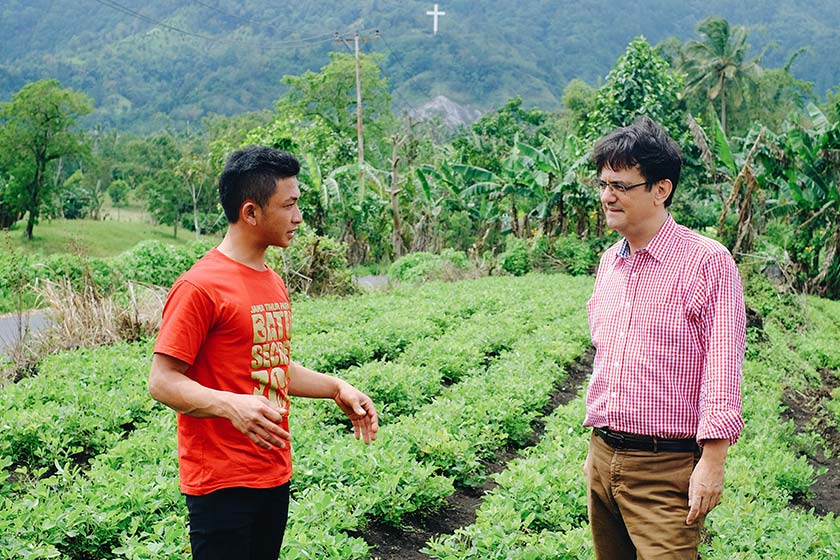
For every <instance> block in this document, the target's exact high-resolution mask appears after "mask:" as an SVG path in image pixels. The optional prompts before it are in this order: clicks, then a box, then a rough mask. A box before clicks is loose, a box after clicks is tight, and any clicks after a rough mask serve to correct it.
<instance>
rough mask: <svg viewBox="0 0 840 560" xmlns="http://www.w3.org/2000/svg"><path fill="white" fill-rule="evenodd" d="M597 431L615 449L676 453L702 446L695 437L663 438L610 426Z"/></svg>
mask: <svg viewBox="0 0 840 560" xmlns="http://www.w3.org/2000/svg"><path fill="white" fill-rule="evenodd" d="M594 431H595V433H596V434H597V435H598V437H600V438H601V439H602V440H604V441H605V442H606V443H607V445H609V446H610V447H612V448H613V449H634V450H636V451H653V452H654V453H656V452H657V451H665V452H674V453H696V452H698V451H700V447H699V446H698V445H697V442H696V441H695V440H694V438H689V439H662V438H658V437H656V436H641V435H637V434H628V433H626V432H615V431H613V430H610V429H609V428H594Z"/></svg>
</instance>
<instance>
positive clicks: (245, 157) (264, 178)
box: [219, 146, 300, 224]
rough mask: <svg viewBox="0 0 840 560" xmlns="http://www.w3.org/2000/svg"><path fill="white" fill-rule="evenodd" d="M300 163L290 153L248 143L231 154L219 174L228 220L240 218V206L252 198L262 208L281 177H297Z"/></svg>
mask: <svg viewBox="0 0 840 560" xmlns="http://www.w3.org/2000/svg"><path fill="white" fill-rule="evenodd" d="M298 173H300V162H298V160H297V159H296V158H295V156H293V155H292V154H290V153H288V152H282V151H280V150H275V149H273V148H268V147H265V146H248V147H247V148H243V149H241V150H238V151H236V152H233V153H232V154H230V156H229V157H228V159H227V162H226V163H225V168H224V169H223V170H222V174H221V176H220V177H219V201H220V202H221V204H222V208H223V209H224V211H225V217H226V218H227V221H228V223H231V224H235V223H236V222H237V220H239V208H240V207H241V206H242V203H243V202H245V201H246V200H252V201H254V203H255V204H256V205H257V206H259V207H260V208H262V207H264V206H265V205H266V203H267V202H268V199H269V198H270V197H271V195H272V194H274V191H275V190H276V189H277V180H278V179H286V178H288V177H296V176H297V175H298Z"/></svg>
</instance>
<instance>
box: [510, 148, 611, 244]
mask: <svg viewBox="0 0 840 560" xmlns="http://www.w3.org/2000/svg"><path fill="white" fill-rule="evenodd" d="M516 148H517V149H518V151H519V153H520V154H521V155H522V156H523V157H525V158H530V160H531V161H532V162H533V168H534V170H535V172H534V174H533V179H534V182H533V185H532V189H531V193H530V194H531V198H532V201H533V202H534V203H535V205H534V207H533V208H532V209H531V212H530V213H529V216H533V217H534V218H536V220H537V222H538V232H539V233H541V234H543V235H546V236H549V237H550V236H552V235H554V234H555V233H556V232H557V231H558V230H559V232H560V233H563V234H565V233H568V225H569V223H570V222H571V220H570V219H569V217H570V216H569V214H571V213H572V211H574V212H575V213H576V214H577V222H578V228H577V229H578V231H579V233H582V231H581V230H585V229H586V225H585V224H587V223H588V217H589V213H590V210H593V209H594V208H596V207H597V200H595V198H594V196H593V192H592V191H591V189H587V188H586V187H585V183H586V175H587V174H588V172H589V171H588V168H587V164H588V161H589V158H588V156H587V155H586V154H585V153H583V152H584V150H583V149H582V147H581V146H580V145H579V141H578V139H577V138H576V137H574V136H569V137H566V138H565V139H564V140H563V141H562V142H557V141H555V140H551V139H546V140H545V142H544V147H543V148H535V147H533V146H530V145H528V144H523V143H518V144H517V145H516ZM581 154H583V155H581Z"/></svg>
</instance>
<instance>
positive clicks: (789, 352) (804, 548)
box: [0, 275, 840, 560]
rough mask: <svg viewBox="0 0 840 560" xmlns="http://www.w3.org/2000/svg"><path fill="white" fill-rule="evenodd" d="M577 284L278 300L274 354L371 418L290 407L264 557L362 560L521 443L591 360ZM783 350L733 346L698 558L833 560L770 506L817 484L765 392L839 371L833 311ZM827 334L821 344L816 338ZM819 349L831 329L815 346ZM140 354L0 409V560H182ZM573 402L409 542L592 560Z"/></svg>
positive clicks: (171, 481) (583, 436)
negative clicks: (272, 530) (427, 537)
mask: <svg viewBox="0 0 840 560" xmlns="http://www.w3.org/2000/svg"><path fill="white" fill-rule="evenodd" d="M590 291H591V279H587V278H583V279H581V278H571V277H566V276H560V275H554V276H541V275H534V276H527V277H524V278H509V277H508V278H485V279H482V280H478V281H468V282H461V283H456V284H440V283H435V284H429V285H425V286H422V287H403V288H401V289H398V290H396V291H393V292H389V293H385V294H376V295H369V296H365V297H358V298H350V299H324V300H316V301H310V302H303V303H300V304H297V305H296V306H295V312H294V332H293V346H292V354H293V358H295V359H297V360H299V361H301V362H302V363H304V364H305V365H308V366H310V367H314V368H317V369H320V370H322V371H329V372H336V373H337V374H338V375H341V376H342V377H344V378H346V379H348V380H349V381H351V382H352V383H353V384H355V385H356V386H358V387H360V388H362V389H364V390H365V391H367V392H368V393H369V394H370V395H371V396H372V397H373V399H374V400H375V402H376V403H377V406H378V408H379V410H380V414H381V416H380V422H381V425H382V427H381V429H380V432H379V436H378V438H377V441H376V442H375V443H374V444H373V445H371V446H369V447H366V446H364V445H363V444H361V443H359V442H356V441H355V440H354V439H352V436H350V435H349V433H350V431H349V428H348V424H347V423H346V422H345V420H344V419H343V418H342V417H341V414H340V412H339V411H338V410H337V409H336V408H335V406H334V405H333V404H332V403H331V402H325V401H315V400H307V399H295V400H294V401H293V404H292V411H291V417H290V422H291V429H292V436H293V453H294V466H295V475H294V478H293V499H292V504H291V510H292V511H291V517H290V524H289V529H288V531H287V537H286V542H285V545H284V551H283V558H284V559H302V558H312V559H315V558H318V559H336V560H337V559H347V560H349V559H365V558H370V557H371V552H370V548H371V547H370V543H367V542H366V541H365V540H364V538H363V537H361V536H359V535H364V528H365V525H366V524H367V523H368V522H370V521H374V520H375V521H378V522H386V523H391V524H395V525H399V524H400V523H401V522H403V521H404V520H405V518H406V516H407V515H409V514H411V513H413V512H417V511H433V510H435V509H436V508H439V507H440V506H441V505H442V504H444V502H445V500H446V498H447V497H448V496H449V495H451V494H452V493H453V492H454V491H455V488H457V487H463V486H476V485H480V484H481V483H482V482H483V481H484V478H485V477H486V476H487V473H486V471H485V464H486V462H487V461H488V460H489V459H492V458H493V457H494V456H495V455H496V453H497V452H498V451H499V450H501V449H503V448H507V447H511V446H512V447H517V446H522V445H523V444H525V443H526V442H527V441H528V440H529V438H530V437H531V434H532V422H533V421H534V420H535V419H537V418H538V417H540V416H541V415H542V413H543V412H542V411H543V410H544V409H545V406H546V404H547V403H548V401H549V399H550V396H551V394H552V392H553V391H554V390H555V389H556V387H557V386H558V385H559V384H560V383H562V381H563V380H564V378H565V377H566V375H567V371H568V369H569V366H570V365H571V364H572V363H573V362H574V361H575V360H577V359H580V357H581V356H582V355H583V354H584V353H585V351H586V350H587V349H588V346H589V337H588V330H587V325H586V317H585V302H586V299H587V298H588V297H589V293H590ZM809 303H810V305H809V308H808V313H809V314H810V315H809V317H808V318H807V321H806V323H808V324H810V323H811V322H813V323H814V324H819V325H820V326H821V329H822V330H821V332H822V333H823V334H822V336H807V337H806V336H804V334H803V335H800V336H801V339H799V338H798V339H797V340H801V341H802V344H801V345H800V346H799V347H793V348H792V347H791V344H790V343H791V341H792V339H791V335H790V331H789V330H787V329H785V328H784V327H783V326H781V325H780V324H779V323H778V322H776V321H773V320H769V319H768V320H765V322H764V327H763V329H761V331H760V332H755V333H753V334H754V336H751V339H750V355H749V359H748V362H747V365H746V367H745V387H744V393H745V395H744V397H745V398H744V401H745V420H746V423H747V428H746V430H745V432H744V435H743V437H742V440H741V442H739V444H738V445H737V446H735V447H734V448H733V449H732V451H731V455H730V460H729V462H728V469H727V493H726V500H725V501H724V503H723V504H721V506H719V508H718V509H717V510H716V511H715V512H714V513H713V515H711V516H710V518H709V521H708V523H707V526H708V528H709V530H710V538H709V541H708V543H707V544H706V545H704V546H705V552H704V557H709V558H758V557H761V558H790V557H792V556H793V554H794V551H795V554H796V555H797V556H799V557H802V558H834V557H837V556H838V555H840V523H838V520H837V518H835V517H834V516H832V515H828V516H824V517H820V516H818V515H816V514H815V513H814V512H813V511H804V510H802V509H795V508H791V507H789V503H790V501H791V499H792V498H793V497H797V496H801V495H807V492H808V487H809V486H810V484H811V483H812V481H813V479H814V477H815V476H816V473H815V472H814V470H813V469H812V467H811V466H810V465H809V464H808V462H807V460H806V459H805V458H804V457H803V456H802V453H801V447H802V445H805V444H806V443H807V442H804V443H803V442H801V441H799V439H801V438H799V439H797V438H795V437H793V428H792V425H791V424H790V423H786V422H784V421H783V420H782V419H781V416H780V411H781V410H780V409H781V402H782V396H783V391H784V389H785V387H786V386H787V385H788V384H790V383H791V382H794V383H801V384H805V383H807V382H809V381H812V380H813V379H814V378H815V375H816V374H815V373H814V372H815V371H816V369H815V368H833V369H832V371H835V372H840V350H837V349H836V348H834V347H835V346H836V340H838V337H840V305H838V304H835V303H833V302H825V301H823V300H811V301H810V302H809ZM832 329H833V330H832ZM832 333H833V334H832ZM150 352H151V342H145V343H136V344H119V345H114V346H110V347H106V348H99V349H94V350H80V351H75V352H69V353H64V354H61V355H58V356H52V357H48V358H46V359H45V360H44V361H43V362H42V363H41V365H40V371H39V374H38V375H37V376H35V377H32V378H29V379H25V380H23V381H21V382H19V383H17V384H16V385H14V386H10V387H7V388H6V389H5V390H3V392H2V393H0V430H1V432H0V469H2V472H0V477H2V478H3V479H4V480H5V482H4V484H3V485H2V490H0V500H2V504H0V505H2V507H0V559H12V558H14V559H26V558H69V559H79V560H81V559H105V558H132V559H135V558H136V559H141V558H148V559H152V558H155V559H158V558H164V559H165V558H173V559H174V558H186V557H188V555H189V554H188V553H189V549H188V537H187V526H186V511H185V507H184V505H183V499H182V497H181V496H180V494H179V493H178V487H177V459H176V455H175V426H174V418H173V416H174V414H173V413H172V412H171V411H169V410H168V409H166V408H164V407H162V406H161V405H158V404H154V403H153V402H152V401H151V399H150V398H149V397H148V394H147V392H146V386H145V383H146V376H147V373H148V364H149V361H150ZM816 378H817V379H818V378H819V376H818V375H816ZM582 418H583V401H582V397H579V398H577V399H576V400H574V401H572V402H571V403H569V404H568V405H566V406H562V407H559V408H558V409H556V410H555V411H554V412H553V413H551V414H550V416H549V417H548V418H545V421H546V431H545V434H544V436H543V438H542V439H541V441H540V442H539V443H537V445H535V446H533V447H530V448H528V449H527V450H524V451H522V452H521V453H520V456H519V457H518V458H517V459H515V460H513V461H512V462H511V463H509V464H508V465H507V469H506V470H505V471H504V472H502V473H500V474H499V475H497V476H496V482H497V483H498V486H497V488H496V489H495V490H494V491H493V492H491V493H489V494H488V495H486V496H485V498H484V500H483V504H482V505H481V507H480V508H479V510H478V516H477V519H476V522H475V523H474V524H473V525H470V526H468V527H465V528H463V529H460V530H458V531H457V532H456V533H455V534H454V535H442V536H440V537H438V538H435V539H433V541H432V542H430V543H428V545H427V549H426V552H427V553H428V554H429V555H430V556H431V557H433V558H439V559H447V560H448V559H456V558H457V559H464V558H475V559H502V558H506V559H507V558H510V559H519V558H521V559H526V558H527V559H541V558H545V559H548V558H564V557H567V558H588V557H591V555H592V553H591V547H590V545H589V535H588V527H587V524H586V503H585V497H584V485H583V478H582V474H581V465H582V464H583V459H584V457H585V453H586V446H587V438H588V433H587V431H586V430H584V429H582V428H581V427H580V423H581V420H582Z"/></svg>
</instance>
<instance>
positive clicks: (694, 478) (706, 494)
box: [685, 439, 729, 525]
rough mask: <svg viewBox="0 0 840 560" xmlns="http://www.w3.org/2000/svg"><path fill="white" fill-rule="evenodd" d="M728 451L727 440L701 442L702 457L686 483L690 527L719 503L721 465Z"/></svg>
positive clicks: (721, 479)
mask: <svg viewBox="0 0 840 560" xmlns="http://www.w3.org/2000/svg"><path fill="white" fill-rule="evenodd" d="M728 450H729V440H728V439H710V440H706V441H705V442H703V456H702V457H700V461H699V462H698V463H697V466H696V467H694V472H692V473H691V479H690V480H689V483H688V508H689V510H688V516H687V517H686V518H685V523H686V525H691V524H692V523H694V521H695V520H696V519H697V518H698V517H699V516H700V515H706V514H707V513H709V512H710V511H712V509H714V507H715V506H717V505H718V504H719V503H720V497H721V495H722V494H723V465H724V463H725V462H726V452H727V451H728Z"/></svg>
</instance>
